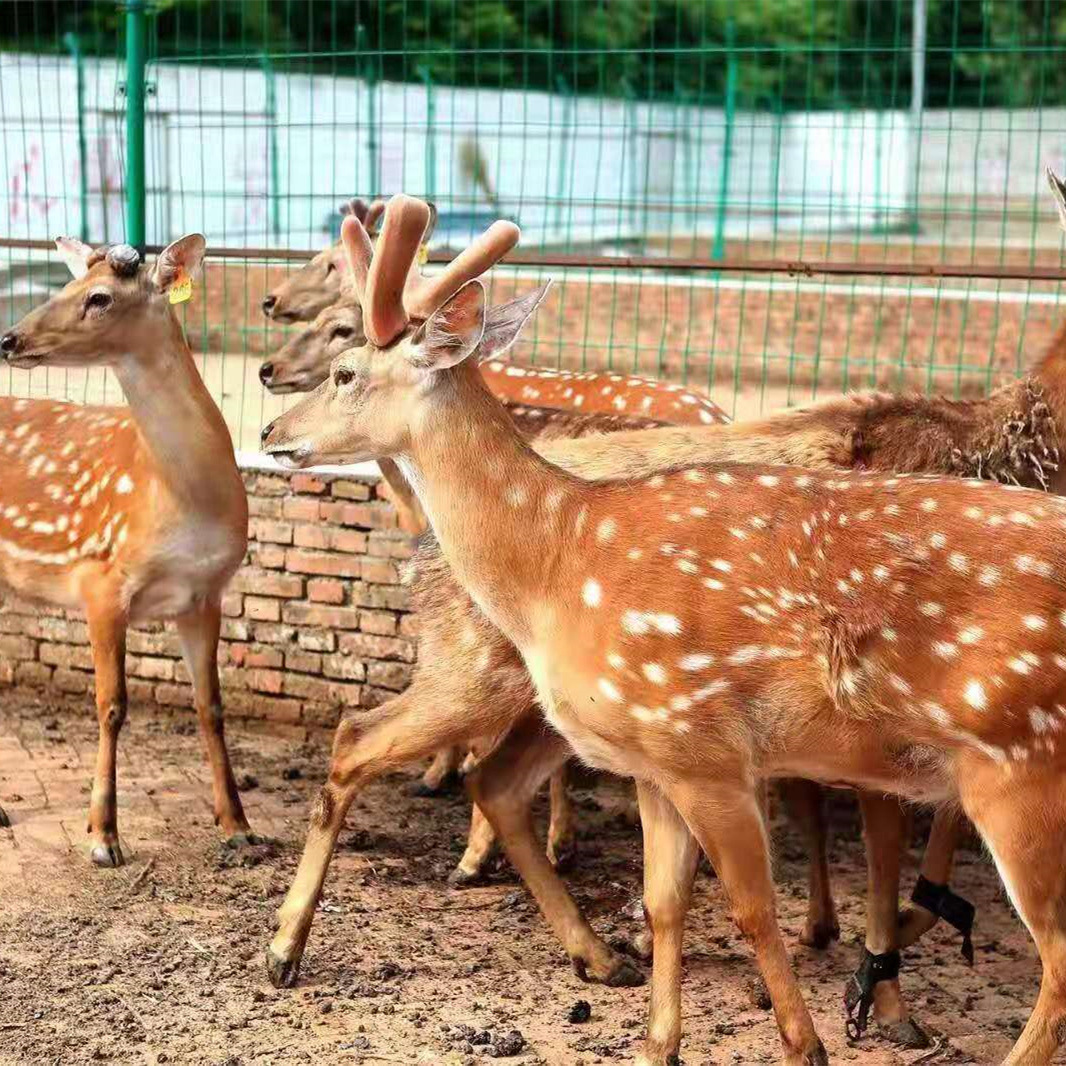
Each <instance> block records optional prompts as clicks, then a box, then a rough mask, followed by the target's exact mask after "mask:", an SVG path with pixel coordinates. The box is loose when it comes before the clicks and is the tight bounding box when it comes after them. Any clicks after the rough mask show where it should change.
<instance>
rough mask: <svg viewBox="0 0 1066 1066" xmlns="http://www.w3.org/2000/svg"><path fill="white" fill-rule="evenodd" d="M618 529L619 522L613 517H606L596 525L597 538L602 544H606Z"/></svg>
mask: <svg viewBox="0 0 1066 1066" xmlns="http://www.w3.org/2000/svg"><path fill="white" fill-rule="evenodd" d="M617 529H618V523H617V522H616V521H615V520H614V519H613V518H604V519H603V520H602V521H601V522H600V524H599V525H598V526H597V527H596V540H597V541H599V543H600V544H606V543H607V542H608V541H609V540H610V539H611V538H612V537H613V536H614V534H615V531H616V530H617Z"/></svg>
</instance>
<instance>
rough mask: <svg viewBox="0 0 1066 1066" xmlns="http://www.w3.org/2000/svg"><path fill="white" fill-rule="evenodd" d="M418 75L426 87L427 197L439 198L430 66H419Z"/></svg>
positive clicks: (435, 121)
mask: <svg viewBox="0 0 1066 1066" xmlns="http://www.w3.org/2000/svg"><path fill="white" fill-rule="evenodd" d="M418 76H419V77H420V78H421V79H422V83H423V84H424V85H425V87H426V199H427V200H436V199H437V128H436V127H437V100H436V97H435V96H434V92H433V75H432V73H431V72H430V69H429V67H427V66H419V68H418Z"/></svg>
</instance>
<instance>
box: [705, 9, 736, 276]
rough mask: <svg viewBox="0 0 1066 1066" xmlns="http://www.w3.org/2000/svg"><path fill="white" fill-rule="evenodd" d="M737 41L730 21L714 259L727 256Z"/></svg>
mask: <svg viewBox="0 0 1066 1066" xmlns="http://www.w3.org/2000/svg"><path fill="white" fill-rule="evenodd" d="M735 41H736V27H735V26H734V25H733V20H732V19H730V20H729V21H728V22H727V23H726V24H725V46H726V49H727V52H726V70H725V106H724V111H725V114H724V116H723V118H724V122H725V132H724V134H723V135H722V176H721V178H720V179H719V182H718V217H717V219H716V221H715V225H714V247H713V248H712V249H711V258H712V259H721V258H723V256H724V255H725V209H726V198H727V197H728V195H729V163H730V158H731V156H732V155H733V113H734V111H735V110H736V96H737V57H736V53H735V52H734V51H733V46H734V43H735Z"/></svg>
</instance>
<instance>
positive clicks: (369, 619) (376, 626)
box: [359, 611, 396, 637]
mask: <svg viewBox="0 0 1066 1066" xmlns="http://www.w3.org/2000/svg"><path fill="white" fill-rule="evenodd" d="M359 628H360V629H361V630H362V631H363V632H364V633H376V634H378V636H382V637H391V636H394V635H395V634H396V615H395V614H394V613H393V612H392V611H363V612H362V614H360V615H359Z"/></svg>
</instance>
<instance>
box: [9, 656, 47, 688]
mask: <svg viewBox="0 0 1066 1066" xmlns="http://www.w3.org/2000/svg"><path fill="white" fill-rule="evenodd" d="M51 680H52V668H51V667H50V666H47V665H45V664H44V663H25V662H23V663H16V664H15V684H17V685H30V686H33V685H47V684H48V683H49V682H50V681H51Z"/></svg>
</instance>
